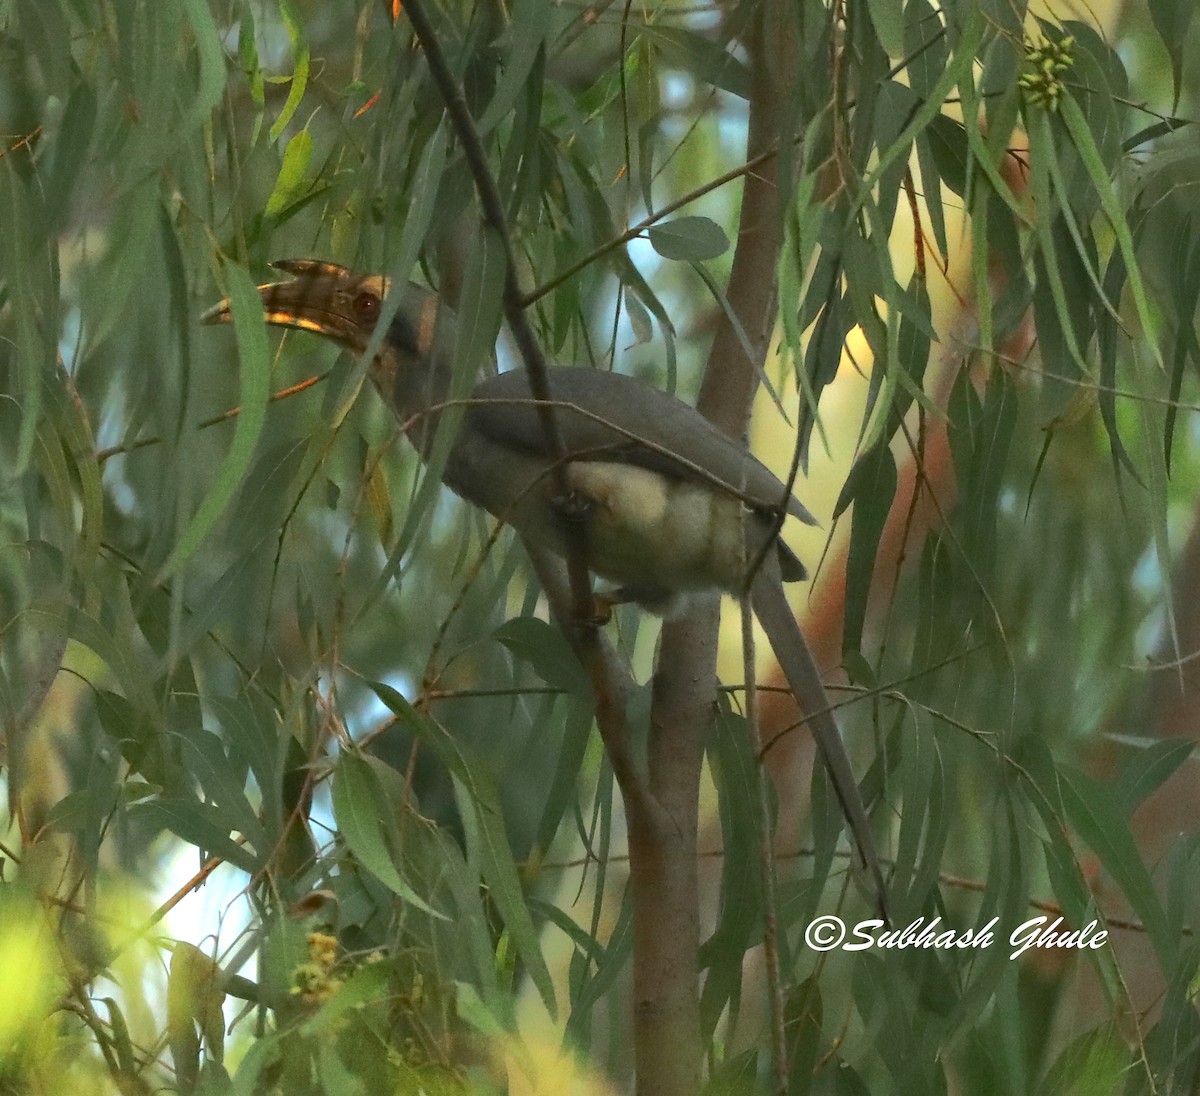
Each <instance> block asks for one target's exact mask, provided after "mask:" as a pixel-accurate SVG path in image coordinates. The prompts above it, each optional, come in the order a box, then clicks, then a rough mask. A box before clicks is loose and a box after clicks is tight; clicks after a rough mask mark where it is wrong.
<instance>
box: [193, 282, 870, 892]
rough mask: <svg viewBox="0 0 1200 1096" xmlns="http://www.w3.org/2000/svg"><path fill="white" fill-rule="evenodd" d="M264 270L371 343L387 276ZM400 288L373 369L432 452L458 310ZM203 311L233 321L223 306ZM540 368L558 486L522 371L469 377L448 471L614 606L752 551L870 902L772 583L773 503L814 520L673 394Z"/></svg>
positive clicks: (659, 600)
mask: <svg viewBox="0 0 1200 1096" xmlns="http://www.w3.org/2000/svg"><path fill="white" fill-rule="evenodd" d="M272 265H273V266H275V267H276V268H277V269H279V270H282V271H284V272H285V273H287V274H290V275H292V278H291V279H290V280H288V281H284V282H274V283H271V284H268V285H263V286H260V287H259V293H260V294H261V296H262V301H263V312H264V317H265V319H266V321H267V322H268V323H271V324H277V325H279V326H283V327H297V328H301V329H303V330H305V331H313V332H316V333H317V334H319V335H325V336H327V337H328V338H331V339H333V340H334V341H335V342H337V343H338V344H340V345H341V346H343V347H345V348H346V349H347V350H349V351H351V352H352V353H355V354H360V355H361V354H362V353H363V352H364V351H365V350H366V349H367V345H368V342H369V341H370V339H371V336H372V334H373V332H374V329H375V326H376V323H377V321H378V319H379V316H380V314H381V312H382V309H383V299H384V297H385V296H386V295H387V293H388V291H389V285H388V280H387V279H386V278H383V277H380V276H379V275H374V274H357V273H354V272H352V271H350V270H347V269H346V268H345V267H341V266H337V265H335V264H333V263H326V262H320V261H318V260H314V259H288V260H283V261H280V262H276V263H274V264H272ZM400 292H401V297H400V301H399V305H398V307H397V309H396V313H395V317H394V319H393V320H392V322H391V325H390V326H389V328H388V331H387V334H386V335H385V336H384V338H383V340H382V343H381V344H380V348H379V351H378V353H377V354H376V355H375V360H374V361H373V362H372V363H371V370H370V372H371V379H372V381H373V382H374V384H375V387H376V388H377V389H378V391H379V393H380V395H382V396H383V399H384V401H385V402H386V403H387V404H388V406H389V407H390V408H391V409H392V411H393V412H394V413H395V415H396V417H397V419H399V421H400V422H401V423H402V424H403V425H404V428H405V431H406V433H407V434H408V437H409V439H410V440H411V441H412V443H413V444H414V445H415V446H416V448H417V450H418V451H419V452H420V453H421V455H422V456H423V457H427V456H428V455H429V453H430V451H431V448H432V445H433V438H434V434H435V427H436V423H437V418H438V411H439V410H440V409H442V408H443V407H445V406H446V402H447V401H448V400H449V398H450V392H451V378H452V369H453V354H454V340H455V327H454V317H453V313H452V312H451V310H450V309H449V308H448V307H443V306H442V305H441V304H440V302H439V299H438V297H437V296H436V295H435V294H434V293H431V292H430V291H429V290H427V289H422V288H421V287H419V286H416V285H412V284H409V285H407V286H405V287H404V288H403V289H402V290H401V291H400ZM203 319H204V321H205V322H207V323H221V322H228V321H230V320H231V319H232V315H231V313H230V309H229V302H228V301H222V302H221V303H220V304H218V305H217V306H215V307H214V308H212V309H210V310H209V311H208V312H206V313H205V314H204V317H203ZM548 380H549V389H550V395H551V398H552V400H553V403H554V408H555V410H554V414H555V421H556V424H557V428H558V431H559V433H560V435H561V437H562V441H563V447H564V452H565V456H566V458H567V461H568V463H567V465H566V469H565V472H566V475H565V479H566V483H567V485H568V488H569V490H570V497H569V498H567V499H563V498H562V497H561V494H560V491H561V487H560V486H558V485H556V477H555V476H554V475H552V474H551V471H552V468H553V465H554V463H555V461H554V456H553V455H552V453H551V451H550V449H549V447H548V444H547V439H546V435H545V431H544V429H543V425H542V423H541V421H540V420H539V418H538V414H537V408H536V407H535V405H534V402H533V397H532V394H531V391H530V385H529V378H528V375H527V374H526V373H525V371H524V370H514V371H511V372H506V373H500V374H497V375H495V376H489V377H487V378H485V379H484V380H482V381H480V382H479V384H477V385H476V386H475V388H474V389H473V390H472V392H471V395H470V397H469V400H468V401H467V404H466V407H465V411H464V413H463V417H462V420H461V423H460V425H459V428H458V433H457V436H456V437H455V439H454V441H453V444H452V446H451V448H450V452H449V456H448V458H447V461H446V465H445V470H444V472H443V473H442V478H443V481H444V482H445V483H446V485H447V486H448V487H450V488H451V490H453V491H454V492H455V493H456V494H458V495H460V496H461V497H462V498H464V499H466V500H467V501H468V502H471V503H473V504H475V505H476V506H482V507H483V508H484V509H485V510H487V511H488V512H489V513H491V514H493V515H495V516H496V517H497V518H500V519H501V520H503V521H505V522H507V523H508V524H510V525H511V526H512V527H513V528H514V529H515V530H516V531H517V532H518V533H519V534H520V535H521V536H522V537H524V538H525V539H527V540H528V541H530V542H531V543H533V544H536V545H541V546H544V547H546V548H549V549H550V550H552V551H554V552H556V553H558V554H559V555H564V554H565V553H566V550H567V549H566V545H567V543H568V539H569V538H571V537H580V536H581V537H582V541H583V543H584V545H585V548H586V555H587V562H588V566H589V568H590V569H591V570H592V571H593V572H594V573H595V574H596V575H598V576H600V577H601V578H604V579H607V580H609V581H610V582H612V583H614V584H615V585H616V589H615V590H614V591H613V592H612V593H611V594H610V595H606V596H605V597H603V599H602V601H603V602H607V603H609V604H612V603H616V602H629V601H632V602H636V603H638V604H639V605H641V606H643V607H645V608H647V609H650V610H651V611H653V612H657V613H660V614H665V613H671V612H674V611H677V609H678V607H679V605H680V603H681V602H683V601H685V600H686V597H687V595H688V594H689V593H699V592H712V591H716V590H720V591H724V592H727V593H733V594H740V593H741V592H742V590H743V589H744V588H745V586H746V573H747V567H748V562H750V563H753V562H758V563H759V567H758V570H757V571H756V573H755V577H754V580H753V583H752V585H751V588H750V597H751V604H752V605H753V608H754V613H755V615H756V616H757V617H758V619H759V622H760V623H761V624H762V626H763V630H764V631H765V632H766V634H767V638H768V639H769V640H770V642H771V647H772V648H773V650H774V652H775V656H776V658H777V659H778V660H779V664H780V666H781V668H782V669H783V672H784V675H785V676H786V678H787V680H788V683H789V685H790V686H791V688H792V691H793V692H794V694H795V696H796V698H797V700H798V701H799V702H800V704H801V707H802V708H803V709H804V711H805V712H806V713H807V715H808V722H809V726H810V727H812V730H813V734H814V736H815V738H816V741H817V745H818V748H819V750H820V753H821V758H822V760H823V761H824V763H825V766H826V768H827V769H828V771H829V775H830V777H831V779H832V782H833V786H834V790H835V792H836V794H837V797H838V799H839V801H840V803H841V807H842V811H843V813H844V814H845V816H846V820H847V822H848V823H849V826H850V830H851V833H852V834H853V837H854V841H855V843H856V845H857V847H858V850H859V852H860V854H861V856H862V858H863V861H864V864H865V866H866V867H867V869H868V871H869V873H870V876H871V883H872V885H873V886H874V888H875V889H876V893H877V895H878V897H879V901H880V902H881V903H882V902H883V900H884V893H885V890H884V882H883V874H882V870H881V868H880V865H879V860H878V857H877V856H876V853H875V848H874V842H873V840H872V837H871V831H870V826H869V823H868V821H867V816H866V811H865V809H864V807H863V803H862V798H861V796H860V794H859V790H858V784H857V783H856V781H855V779H854V773H853V771H852V769H851V768H850V762H849V760H848V759H847V757H846V752H845V749H844V748H843V745H842V741H841V738H840V736H839V734H838V729H837V725H836V723H835V722H834V720H833V717H832V715H831V714H830V712H829V703H828V700H827V698H826V694H825V691H824V688H823V686H822V684H821V679H820V676H819V674H818V672H817V668H816V666H815V665H814V663H813V660H812V656H811V654H810V653H809V650H808V645H807V643H806V642H805V640H804V636H803V635H802V634H801V632H800V628H799V625H798V624H797V623H796V620H795V618H794V617H793V615H792V612H791V609H790V608H789V607H788V604H787V601H786V599H785V597H784V593H783V587H782V583H783V582H793V581H798V580H800V579H803V578H805V577H806V571H805V569H804V565H803V564H802V563H801V562H800V560H799V559H797V558H796V556H795V555H794V554H793V553H792V551H791V550H790V549H789V548H788V547H787V545H785V544H784V543H783V541H782V540H780V539H779V538H778V536H777V529H778V526H779V524H780V517H781V511H782V512H784V513H786V514H788V515H791V516H793V517H796V518H799V519H800V520H801V521H803V522H807V523H809V524H812V523H814V519H813V517H812V515H810V514H809V512H808V511H807V510H806V509H805V508H804V507H803V506H802V505H801V504H800V502H799V500H798V499H796V498H795V497H794V496H793V495H790V494H788V492H787V489H786V488H785V486H784V485H783V483H781V482H780V481H779V479H778V478H777V477H776V476H775V475H774V474H773V473H772V472H771V471H769V470H768V469H767V468H766V466H764V465H763V464H761V463H760V462H759V461H758V460H756V459H755V458H754V457H753V456H752V455H751V454H750V453H748V452H747V451H746V450H745V448H743V447H742V446H741V445H739V444H738V443H737V442H735V441H734V440H733V439H731V438H730V437H728V436H727V435H726V434H724V433H722V432H721V431H720V430H718V429H717V428H716V427H715V426H713V425H712V423H710V422H709V421H708V420H707V419H706V418H704V416H703V415H701V414H700V413H699V412H698V411H696V410H695V409H694V408H692V407H689V406H688V405H687V404H685V403H683V402H682V401H681V400H678V399H676V398H675V397H674V396H670V395H668V394H667V393H665V392H661V391H659V390H658V389H655V388H652V387H651V386H650V385H647V384H645V383H644V382H642V381H639V380H636V379H635V378H633V377H627V376H622V375H620V374H617V373H608V372H604V371H600V370H593V369H572V368H562V367H553V368H550V369H549V370H548ZM560 482H561V481H560ZM768 548H770V549H771V550H767V549H768Z"/></svg>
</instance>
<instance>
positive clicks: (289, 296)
mask: <svg viewBox="0 0 1200 1096" xmlns="http://www.w3.org/2000/svg"><path fill="white" fill-rule="evenodd" d="M271 265H272V266H274V268H275V269H276V270H282V271H283V272H284V274H290V275H292V277H290V279H289V280H288V281H282V282H268V283H266V285H264V286H259V287H258V292H259V294H260V297H262V298H263V318H264V319H265V321H266V322H268V323H270V324H276V325H278V327H283V328H300V329H301V330H304V331H314V333H317V334H318V335H324V336H326V337H328V339H332V340H334V341H335V342H337V343H340V345H341V346H343V347H346V348H347V349H348V351H352V352H354V353H356V354H361V353H362V352H364V351H365V349H366V348H367V343H368V342H370V341H371V336H372V334H373V333H374V329H376V325H377V324H378V322H379V317H380V315H382V312H383V301H384V298H385V297H386V295H388V293H389V291H390V288H391V286H390V281H389V279H386V277H383V276H382V275H378V274H359V272H355V271H353V270H348V269H347V268H346V266H338V265H337V264H336V263H325V262H322V260H320V259H278V260H276V262H274V263H271ZM400 292H401V294H402V295H401V299H400V303H398V306H397V309H396V313H395V316H394V317H392V321H391V325H390V327H389V329H388V334H386V336H385V339H384V351H386V349H390V351H392V352H394V353H397V354H400V355H401V357H402V358H410V359H427V358H430V357H431V353H432V352H434V349H442V348H443V346H444V345H445V343H446V342H448V341H451V340H452V330H451V328H452V318H451V317H450V316H449V312H450V310H449V309H444V307H440V305H439V301H438V298H437V295H436V294H434V293H431V292H430V291H428V289H424V288H421V287H420V286H415V285H413V283H408V285H407V286H404V287H403V288H402V289H401V291H400ZM200 318H202V321H203V322H204V323H230V322H232V321H233V313H232V312H230V310H229V301H228V300H223V301H221V303H220V304H217V305H215V306H214V307H211V309H209V311H208V312H205V313H204V315H203V316H202V317H200Z"/></svg>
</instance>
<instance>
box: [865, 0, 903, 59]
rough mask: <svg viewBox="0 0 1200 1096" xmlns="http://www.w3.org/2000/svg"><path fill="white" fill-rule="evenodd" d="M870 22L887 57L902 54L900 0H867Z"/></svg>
mask: <svg viewBox="0 0 1200 1096" xmlns="http://www.w3.org/2000/svg"><path fill="white" fill-rule="evenodd" d="M867 10H868V11H869V12H870V13H871V23H872V24H873V25H874V27H875V33H876V34H877V35H878V36H879V44H880V45H881V46H882V47H883V50H884V52H885V53H886V54H887V55H888V56H889V57H901V56H903V55H904V8H903V4H902V0H867Z"/></svg>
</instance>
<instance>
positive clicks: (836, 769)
mask: <svg viewBox="0 0 1200 1096" xmlns="http://www.w3.org/2000/svg"><path fill="white" fill-rule="evenodd" d="M765 562H766V564H767V566H765V567H763V569H762V570H761V571H759V573H758V575H757V577H756V578H755V579H754V584H753V586H751V588H750V602H751V605H752V606H753V607H754V615H755V616H756V617H758V621H759V623H760V624H761V625H762V626H763V630H764V631H765V632H766V633H767V639H768V640H770V642H771V648H772V650H773V651H774V652H775V657H776V658H777V659H778V660H779V666H780V668H781V669H782V670H783V676H784V677H786V678H787V682H788V685H790V686H791V689H792V693H793V695H794V696H795V697H796V700H797V701H798V702H799V704H800V707H801V708H802V709H803V710H804V713H805V716H806V718H807V721H808V726H809V727H810V728H811V730H812V733H813V737H814V738H815V739H816V740H817V749H818V750H819V751H820V754H821V760H822V761H823V762H824V764H825V768H826V770H827V771H828V773H829V778H830V780H831V781H832V782H833V790H834V792H835V793H836V794H837V797H838V802H839V803H840V804H841V806H842V814H844V815H845V817H846V823H847V825H848V826H849V827H850V834H851V836H852V837H853V839H854V844H855V845H856V846H857V848H858V852H859V855H860V856H861V857H862V863H863V866H864V867H865V868H866V870H867V871H868V872H869V873H870V877H871V882H872V884H873V885H874V888H875V893H876V896H877V898H878V903H879V910H880V913H881V914H882V915H883V918H884V920H885V921H886V920H887V919H888V918H887V890H886V887H885V885H884V880H883V869H882V868H881V867H880V864H879V856H878V854H877V853H876V851H875V840H874V838H873V837H872V836H871V825H870V823H869V822H868V821H867V811H866V808H865V807H864V806H863V801H862V795H861V794H860V793H859V790H858V781H857V780H855V779H854V770H853V769H851V768H850V759H849V758H848V757H847V756H846V748H845V747H844V746H843V745H842V736H841V735H840V734H839V733H838V728H837V723H836V722H834V718H833V715H832V713H831V712H830V704H829V694H828V693H826V692H825V686H824V685H822V684H821V675H820V672H819V671H818V670H817V664H816V663H815V662H814V661H813V657H812V652H811V651H810V650H809V649H808V642H807V641H806V640H805V638H804V633H803V632H802V631H801V630H800V625H799V624H797V623H796V618H795V617H794V616H793V615H792V610H791V607H790V606H789V605H788V603H787V598H785V597H784V594H783V583H782V582H781V581H780V578H779V574H778V571H777V568H776V567H773V566H771V565H772V564H773V563H774V560H772V559H770V558H768V560H767V561H765Z"/></svg>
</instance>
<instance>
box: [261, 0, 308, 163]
mask: <svg viewBox="0 0 1200 1096" xmlns="http://www.w3.org/2000/svg"><path fill="white" fill-rule="evenodd" d="M278 3H279V15H280V18H281V19H282V20H283V25H284V26H285V27H287V33H288V40H289V41H290V42H291V44H292V56H293V58H294V63H293V66H292V79H291V84H290V86H289V87H288V97H287V101H286V102H285V103H284V104H283V109H282V110H281V111H280V112H279V117H278V118H276V119H275V122H274V123H273V124H272V126H271V129H270V134H269V136H270V138H271V140H272V141H278V140H279V136H280V134H282V133H283V131H284V130H285V129H286V128H287V124H288V123H289V122H290V121H291V120H292V116H293V115H294V114H295V113H296V110H297V108H298V107H299V106H300V101H301V100H302V99H303V98H304V91H305V89H306V88H307V87H308V69H309V50H308V39H307V38H305V36H304V25H303V23H302V22H301V21H300V16H299V15H298V13H297V12H296V9H295V8H294V7H292V4H291V0H278Z"/></svg>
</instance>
